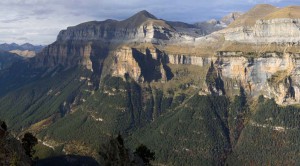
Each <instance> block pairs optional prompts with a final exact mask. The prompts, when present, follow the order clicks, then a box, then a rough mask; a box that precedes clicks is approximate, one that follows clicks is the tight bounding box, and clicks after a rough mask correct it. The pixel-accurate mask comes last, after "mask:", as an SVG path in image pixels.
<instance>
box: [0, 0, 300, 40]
mask: <svg viewBox="0 0 300 166" xmlns="http://www.w3.org/2000/svg"><path fill="white" fill-rule="evenodd" d="M296 1H297V0H285V1H281V0H246V2H245V1H242V0H210V1H207V0H185V1H182V0H151V1H145V0H126V1H125V0H1V1H0V16H2V17H0V43H3V42H8V43H10V42H17V43H24V42H31V43H34V44H49V43H52V42H54V41H55V39H56V35H57V34H58V33H59V31H60V30H62V29H65V28H67V27H68V26H74V25H77V24H79V23H82V22H86V21H91V20H105V19H108V18H112V19H118V20H121V19H125V18H127V17H129V16H131V15H132V14H134V13H136V12H138V11H140V10H144V9H146V10H148V11H149V12H151V13H153V14H154V15H156V16H157V17H158V18H163V19H166V20H173V21H174V20H178V21H186V22H196V21H202V20H208V19H211V18H220V17H221V16H223V15H226V14H227V12H231V11H245V10H248V9H250V8H251V7H252V6H253V4H255V3H272V4H275V5H279V6H280V5H281V6H282V5H285V4H292V3H296V4H297V2H296Z"/></svg>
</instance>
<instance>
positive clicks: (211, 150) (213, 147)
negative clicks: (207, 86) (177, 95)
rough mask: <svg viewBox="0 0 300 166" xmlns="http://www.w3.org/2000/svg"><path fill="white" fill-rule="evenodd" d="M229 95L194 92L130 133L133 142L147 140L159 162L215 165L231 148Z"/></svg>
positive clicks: (146, 142)
mask: <svg viewBox="0 0 300 166" xmlns="http://www.w3.org/2000/svg"><path fill="white" fill-rule="evenodd" d="M228 105H229V101H228V99H226V97H213V96H198V95H196V96H194V97H192V98H191V99H189V101H187V102H186V103H185V105H184V106H183V107H179V108H178V109H175V110H173V111H171V112H167V113H165V114H163V115H162V116H161V117H159V118H158V119H157V120H156V121H154V122H153V123H151V125H147V126H146V127H144V128H142V129H140V130H138V131H136V132H135V133H134V134H133V135H131V136H130V137H128V140H127V141H128V142H129V143H130V145H132V146H134V145H138V144H140V143H145V144H147V146H149V148H150V149H153V150H154V151H155V154H156V158H157V162H156V164H158V163H161V164H162V163H164V164H168V165H197V164H199V163H202V164H203V165H212V164H213V165H216V164H221V163H222V162H224V159H225V156H226V154H227V153H228V152H229V150H230V140H229V135H228V134H229V133H228V126H227V121H226V117H227V115H226V112H227V108H228Z"/></svg>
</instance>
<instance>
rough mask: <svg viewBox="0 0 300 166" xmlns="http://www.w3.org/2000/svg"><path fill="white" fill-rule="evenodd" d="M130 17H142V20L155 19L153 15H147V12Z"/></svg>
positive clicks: (143, 11) (140, 12)
mask: <svg viewBox="0 0 300 166" xmlns="http://www.w3.org/2000/svg"><path fill="white" fill-rule="evenodd" d="M132 17H143V18H151V19H157V18H156V17H155V16H154V15H153V14H151V13H149V12H148V11H147V10H142V11H139V12H137V13H136V14H135V15H133V16H132Z"/></svg>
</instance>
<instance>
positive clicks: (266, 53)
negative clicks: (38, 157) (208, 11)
mask: <svg viewBox="0 0 300 166" xmlns="http://www.w3.org/2000/svg"><path fill="white" fill-rule="evenodd" d="M299 13H300V10H299V6H288V7H283V8H277V7H274V6H271V5H267V4H263V5H257V6H255V7H253V8H252V9H251V10H249V11H248V12H246V13H244V14H241V13H231V14H229V15H228V16H225V17H224V18H223V19H221V20H220V21H216V20H211V21H208V22H202V23H196V24H188V23H183V22H171V21H166V20H163V19H158V18H156V17H155V16H154V15H153V14H151V13H149V12H147V11H141V12H138V13H136V14H135V15H133V16H132V17H130V18H128V19H125V20H122V21H117V20H111V19H109V20H105V21H91V22H85V23H82V24H79V25H76V26H72V27H68V28H67V29H65V30H62V31H60V33H59V34H58V36H57V39H56V41H55V42H53V43H52V44H50V45H48V46H45V47H44V48H43V49H42V50H41V51H40V52H39V53H37V55H36V56H34V57H32V58H23V59H21V60H18V61H15V62H11V63H10V65H9V66H8V67H2V70H0V86H1V87H3V88H1V89H0V117H1V119H2V120H5V121H6V122H7V124H8V126H9V127H10V130H11V131H12V132H13V133H14V134H15V135H17V136H18V135H21V134H22V133H25V132H27V131H29V132H32V133H34V134H35V135H36V136H37V137H38V139H39V140H40V143H41V145H43V146H42V147H43V148H42V149H43V151H46V150H45V149H47V152H48V153H49V154H48V156H47V155H46V156H44V157H49V156H51V155H55V153H56V152H59V154H61V153H65V154H80V155H83V156H92V157H94V158H95V159H96V160H97V161H101V159H100V156H99V153H98V151H99V149H98V147H100V145H101V144H102V143H103V142H105V141H107V140H108V139H109V138H110V137H112V136H113V135H116V134H118V133H119V134H122V135H123V136H124V137H125V142H126V144H127V145H129V146H132V147H134V146H136V145H138V144H145V145H147V146H148V147H149V148H150V149H153V150H154V151H155V153H156V160H155V161H154V164H157V165H199V163H201V164H203V165H267V164H270V165H297V164H299V163H300V160H299V159H300V157H299V153H298V149H299V147H300V145H299V142H298V141H297V140H298V136H299V135H300V132H299V125H298V124H299V116H300V114H299V111H300V110H299V107H298V104H299V102H300V84H299V80H300V76H299V74H298V73H299V69H300V68H299V64H300V63H299V57H300V28H299V27H300V14H299ZM4 47H6V46H3V47H2V48H4ZM26 48H27V49H29V47H26ZM0 49H1V48H0ZM24 49H25V48H24ZM6 57H10V56H5V58H6ZM0 58H1V56H0ZM0 60H1V59H0ZM0 62H1V61H0ZM3 64H4V65H5V64H7V63H6V62H5V61H4V63H3ZM0 67H1V66H0ZM16 102H17V103H18V104H16ZM50 154H51V155H50Z"/></svg>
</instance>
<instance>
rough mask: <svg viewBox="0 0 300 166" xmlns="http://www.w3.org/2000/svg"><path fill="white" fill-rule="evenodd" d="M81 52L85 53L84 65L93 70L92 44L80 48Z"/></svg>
mask: <svg viewBox="0 0 300 166" xmlns="http://www.w3.org/2000/svg"><path fill="white" fill-rule="evenodd" d="M80 52H81V55H83V61H82V65H83V66H85V67H86V68H87V69H88V70H91V71H93V63H92V61H91V53H92V47H91V44H88V45H86V46H85V47H84V48H83V49H81V50H80Z"/></svg>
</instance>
